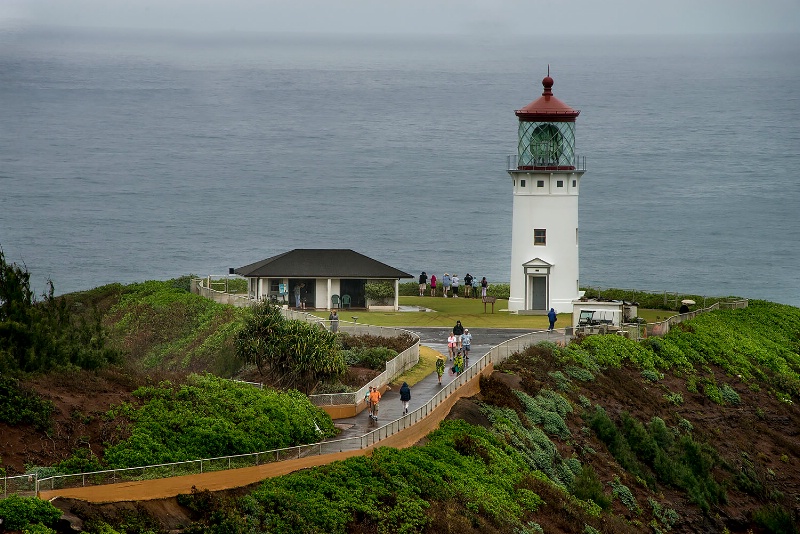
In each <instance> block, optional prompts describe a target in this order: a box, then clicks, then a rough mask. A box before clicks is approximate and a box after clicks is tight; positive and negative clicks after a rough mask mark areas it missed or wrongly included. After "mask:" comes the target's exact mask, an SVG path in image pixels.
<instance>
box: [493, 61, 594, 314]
mask: <svg viewBox="0 0 800 534" xmlns="http://www.w3.org/2000/svg"><path fill="white" fill-rule="evenodd" d="M542 86H543V87H544V90H543V92H542V96H541V97H539V98H538V99H536V100H534V101H533V102H531V103H530V104H528V105H527V106H525V107H524V108H522V109H519V110H517V111H516V112H515V113H516V115H517V118H518V119H519V137H518V143H517V154H516V155H512V156H509V158H508V165H507V168H508V174H510V175H511V179H512V187H513V207H512V216H511V219H512V223H511V294H510V298H509V300H508V308H509V310H510V311H516V312H517V313H527V314H545V313H547V312H548V310H550V308H555V310H556V312H558V313H572V302H573V300H575V299H577V298H578V296H579V295H578V290H579V282H578V193H579V192H580V185H581V176H583V173H584V172H585V170H586V161H585V159H582V158H579V157H578V156H577V155H576V154H575V120H576V119H577V117H578V115H579V114H580V111H577V110H575V109H572V108H571V107H569V106H568V105H567V104H565V103H564V102H562V101H561V100H559V99H558V98H556V97H555V96H553V78H551V77H550V73H549V68H548V75H547V76H546V77H545V78H544V79H543V80H542Z"/></svg>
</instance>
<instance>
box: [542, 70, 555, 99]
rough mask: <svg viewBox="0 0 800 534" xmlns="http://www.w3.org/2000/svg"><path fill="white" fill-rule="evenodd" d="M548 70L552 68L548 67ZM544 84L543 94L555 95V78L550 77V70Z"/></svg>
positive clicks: (543, 81)
mask: <svg viewBox="0 0 800 534" xmlns="http://www.w3.org/2000/svg"><path fill="white" fill-rule="evenodd" d="M547 70H548V71H549V70H550V69H549V68H548V69H547ZM542 86H543V87H544V91H542V96H553V91H552V89H553V78H551V77H550V72H548V73H547V76H545V77H544V79H543V80H542Z"/></svg>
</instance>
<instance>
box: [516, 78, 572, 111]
mask: <svg viewBox="0 0 800 534" xmlns="http://www.w3.org/2000/svg"><path fill="white" fill-rule="evenodd" d="M542 85H543V86H544V91H543V92H542V96H540V97H539V98H537V99H536V100H534V101H533V102H531V103H530V104H528V105H527V106H525V107H524V108H522V109H518V110H517V111H516V112H515V113H516V115H517V117H519V120H520V121H531V122H575V117H577V116H578V115H579V114H580V111H578V110H576V109H572V108H571V107H569V106H568V105H566V104H565V103H564V102H562V101H561V100H559V99H558V98H556V97H554V96H553V91H552V89H553V78H551V77H550V75H549V74H548V75H547V76H545V78H544V79H543V80H542Z"/></svg>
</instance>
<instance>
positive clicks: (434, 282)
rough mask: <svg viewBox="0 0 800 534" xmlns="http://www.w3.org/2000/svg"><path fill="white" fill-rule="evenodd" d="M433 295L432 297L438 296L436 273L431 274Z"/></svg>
mask: <svg viewBox="0 0 800 534" xmlns="http://www.w3.org/2000/svg"><path fill="white" fill-rule="evenodd" d="M431 296H432V297H435V296H436V275H435V274H432V275H431Z"/></svg>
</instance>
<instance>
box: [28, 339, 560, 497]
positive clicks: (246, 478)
mask: <svg viewBox="0 0 800 534" xmlns="http://www.w3.org/2000/svg"><path fill="white" fill-rule="evenodd" d="M409 330H412V331H414V332H415V333H417V334H418V335H419V336H420V341H421V343H422V344H423V345H426V346H429V347H431V348H433V349H435V350H438V351H440V352H442V353H443V354H447V342H446V340H447V335H448V334H449V333H450V331H451V330H452V329H451V328H417V329H413V328H412V329H409ZM530 332H532V330H511V329H499V328H493V329H488V328H487V329H484V328H476V329H470V333H471V334H472V335H473V343H472V351H471V354H472V357H471V358H470V362H469V364H471V363H472V362H475V361H477V360H478V359H480V357H481V356H483V355H484V354H486V352H488V351H489V350H490V349H491V348H492V347H494V346H496V345H499V344H500V343H502V342H503V341H506V340H509V339H513V338H515V337H518V336H520V335H523V334H527V333H530ZM553 335H554V334H549V333H548V332H546V331H542V332H541V339H542V340H545V339H548V338H549V337H551V336H553ZM555 335H556V336H557V338H558V339H563V331H561V332H559V333H557V334H555ZM536 337H537V338H539V336H536ZM469 364H468V365H469ZM454 379H455V376H451V375H450V373H449V372H447V371H445V375H444V376H443V377H442V384H443V386H444V385H446V384H448V383H450V382H451V381H453V380H454ZM443 386H440V385H439V383H438V380H437V376H436V373H433V374H431V375H429V376H427V377H425V378H424V379H423V380H421V381H420V382H418V383H416V384H415V385H414V386H413V387H412V388H411V402H410V405H409V412H412V411H413V410H415V409H416V408H418V407H420V406H422V405H424V404H426V403H427V402H428V401H430V400H431V399H432V398H433V397H434V396H435V395H436V394H437V393H438V391H439V390H440V388H441V387H443ZM477 388H478V386H477V381H471V382H469V383H467V384H465V385H464V386H461V387H459V388H458V390H456V392H454V393H452V394H451V395H450V396H448V398H447V399H446V400H445V401H444V402H443V403H442V404H441V405H440V408H442V409H440V410H438V413H435V414H431V415H429V416H427V417H425V418H423V419H421V420H419V421H418V422H417V423H416V424H414V425H413V426H411V427H408V428H406V429H404V430H402V431H400V432H398V433H396V434H393V435H391V436H389V437H387V438H385V439H383V440H381V441H379V442H377V443H376V444H375V445H374V446H370V447H367V448H364V449H361V448H356V447H355V443H354V444H352V448H351V447H346V448H344V449H341V450H338V451H336V450H337V449H338V446H336V445H334V444H331V445H334V447H333V448H334V451H332V452H331V453H327V454H322V455H311V456H307V457H302V458H296V459H293V460H284V461H280V462H272V463H268V464H264V465H259V466H254V467H246V468H241V469H230V470H226V471H216V472H210V473H202V474H197V475H187V476H178V477H171V478H162V479H154V480H142V481H131V482H122V483H117V484H107V485H102V486H87V487H79V488H69V489H57V490H52V491H44V490H43V491H40V492H39V497H40V498H42V499H52V498H55V497H71V498H75V499H80V500H84V501H89V502H97V503H103V502H123V501H144V500H152V499H163V498H168V497H174V496H176V495H178V494H182V493H190V492H191V491H192V488H193V487H197V488H200V489H208V490H211V491H218V490H223V489H230V488H237V487H242V486H246V485H248V484H253V483H256V482H258V481H261V480H264V479H266V478H270V477H275V476H280V475H284V474H287V473H291V472H293V471H297V470H299V469H304V468H308V467H314V466H318V465H325V464H328V463H330V462H333V461H336V460H344V459H345V458H348V457H351V456H358V455H367V454H371V452H372V449H373V448H374V447H375V446H387V447H398V448H403V447H408V446H411V445H413V444H414V443H416V442H417V441H419V439H420V438H421V437H423V436H425V435H427V434H428V433H429V432H431V431H433V430H435V429H436V427H438V424H439V422H440V421H441V420H442V419H443V418H444V417H445V416H446V415H447V413H449V411H450V407H452V405H453V404H454V403H455V402H456V401H457V400H458V398H460V397H462V396H471V395H474V394H476V393H477V392H478V389H477ZM398 389H399V388H393V389H391V390H387V391H386V393H385V394H384V395H383V399H382V400H381V405H380V413H379V420H378V421H377V422H375V421H371V420H370V418H369V415H368V414H367V413H366V410H365V411H364V412H362V413H360V414H359V415H357V416H356V417H351V418H347V419H338V420H336V421H335V422H336V426H337V427H339V428H340V429H342V432H341V433H340V434H339V435H338V436H336V437H335V438H333V439H332V440H330V441H333V440H340V439H343V438H349V437H361V436H363V435H365V434H367V433H369V432H371V431H372V430H375V429H377V428H379V427H380V426H382V425H385V424H387V423H390V422H392V421H395V420H397V419H400V418H401V417H402V415H403V413H402V412H403V407H402V403H401V402H400V394H399V391H398ZM354 441H355V440H354Z"/></svg>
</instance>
